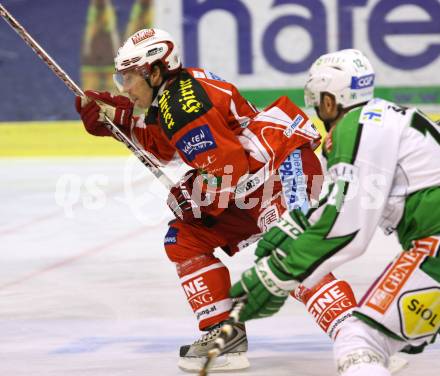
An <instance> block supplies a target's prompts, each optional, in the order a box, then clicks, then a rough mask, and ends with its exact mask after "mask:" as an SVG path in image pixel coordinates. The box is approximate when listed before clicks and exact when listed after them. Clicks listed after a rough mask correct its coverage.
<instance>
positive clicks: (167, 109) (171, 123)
mask: <svg viewBox="0 0 440 376" xmlns="http://www.w3.org/2000/svg"><path fill="white" fill-rule="evenodd" d="M170 99H171V95H170V91H169V90H165V91H164V92H163V94H162V95H161V97H160V99H159V110H160V116H161V118H162V123H163V124H164V125H165V127H166V129H173V128H174V127H175V125H176V121H175V120H174V116H173V114H172V113H171V106H170Z"/></svg>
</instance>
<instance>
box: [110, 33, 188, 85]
mask: <svg viewBox="0 0 440 376" xmlns="http://www.w3.org/2000/svg"><path fill="white" fill-rule="evenodd" d="M158 62H161V63H162V65H163V69H164V71H165V73H171V74H172V73H176V72H178V71H179V70H180V68H181V67H182V62H181V59H180V54H179V50H178V47H177V44H176V43H175V41H174V39H173V37H172V36H171V35H170V34H169V33H167V32H166V31H164V30H160V29H142V30H139V31H138V32H136V33H134V34H133V35H132V36H130V37H129V38H128V39H127V40H126V41H125V43H124V44H123V45H122V47H121V48H119V50H118V53H117V55H116V57H115V70H116V74H115V76H114V79H115V83H116V85H117V86H118V89H119V90H121V89H122V81H121V77H120V73H122V72H125V71H127V70H130V69H135V70H136V71H138V72H139V73H141V74H142V75H144V76H145V77H148V76H149V75H150V73H151V68H152V66H153V65H154V64H155V63H158Z"/></svg>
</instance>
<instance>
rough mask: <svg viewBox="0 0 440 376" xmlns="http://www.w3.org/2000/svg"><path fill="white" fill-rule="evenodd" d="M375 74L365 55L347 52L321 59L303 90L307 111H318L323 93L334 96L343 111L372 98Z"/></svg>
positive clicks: (339, 52)
mask: <svg viewBox="0 0 440 376" xmlns="http://www.w3.org/2000/svg"><path fill="white" fill-rule="evenodd" d="M374 78H375V75H374V70H373V67H372V66H371V63H370V62H369V61H368V59H367V58H366V57H365V55H364V54H363V53H362V52H361V51H358V50H354V49H346V50H341V51H337V52H333V53H329V54H325V55H322V56H320V57H319V58H318V59H317V60H316V61H315V62H314V63H313V64H312V66H311V67H310V70H309V77H308V79H307V83H306V85H305V87H304V101H305V104H306V106H307V107H312V106H313V107H318V106H319V102H320V100H321V93H323V92H326V93H330V94H333V95H334V96H335V99H336V103H338V104H340V105H341V106H342V108H347V107H351V106H355V105H357V104H360V103H364V102H368V101H369V100H370V99H372V98H373V92H374Z"/></svg>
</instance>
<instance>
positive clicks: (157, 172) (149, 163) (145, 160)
mask: <svg viewBox="0 0 440 376" xmlns="http://www.w3.org/2000/svg"><path fill="white" fill-rule="evenodd" d="M0 15H1V16H2V18H3V19H4V20H5V21H6V22H7V23H8V24H9V26H11V28H12V29H13V30H14V31H15V32H16V33H17V34H18V35H19V36H20V37H21V39H23V41H24V42H25V43H26V44H27V45H28V46H29V47H30V48H31V49H32V50H33V51H34V52H35V53H36V54H37V55H38V56H39V57H40V58H41V60H43V61H44V62H45V63H46V65H47V66H48V67H49V69H50V70H51V71H52V72H53V73H55V75H56V76H57V77H58V78H59V79H60V80H61V81H63V82H64V84H65V85H66V86H67V87H68V88H69V89H70V90H71V91H72V92H73V93H74V94H76V95H78V96H82V97H83V96H84V92H83V91H82V90H81V88H80V87H79V86H78V85H77V84H76V83H75V82H74V81H73V80H72V79H71V78H70V77H69V75H68V74H67V73H66V72H64V70H63V69H61V67H60V66H59V65H58V64H57V63H56V62H55V60H53V59H52V58H51V57H50V56H49V55H48V54H47V52H46V51H45V50H44V49H43V48H42V47H41V46H40V45H39V44H38V43H37V42H36V41H35V39H34V38H32V37H31V36H30V34H29V33H28V32H27V31H26V29H25V28H24V27H23V26H22V25H21V24H20V23H19V22H18V21H17V20H16V19H15V18H14V17H13V16H12V14H11V13H10V12H9V11H7V10H6V8H5V7H4V6H3V4H1V3H0ZM105 120H106V122H105V123H104V125H105V126H106V127H107V129H108V130H109V131H110V132H111V133H112V134H113V135H114V136H115V137H116V139H118V140H119V141H121V142H123V143H124V144H125V146H126V147H127V148H128V149H129V150H130V151H131V152H132V153H133V154H134V155H135V156H136V157H137V158H138V159H139V160H140V161H141V162H142V164H143V165H144V166H146V167H147V168H148V169H149V170H150V171H151V172H152V174H153V175H154V176H155V177H156V178H157V179H159V181H160V182H161V183H162V184H163V185H164V186H165V187H166V188H168V189H169V188H171V187H172V186H173V185H174V183H173V181H172V180H171V179H170V178H169V177H168V176H167V175H166V174H165V173H164V172H163V171H162V170H161V169H160V167H159V166H157V165H156V163H155V162H154V161H153V160H151V159H150V157H149V156H148V155H147V154H146V153H145V152H144V151H143V150H141V149H140V148H138V147H137V146H136V145H135V144H134V143H133V141H131V140H130V139H129V138H128V137H127V136H126V135H125V134H124V133H123V132H122V131H121V130H120V129H119V128H118V127H117V126H116V125H115V124H114V123H113V122H112V121H111V120H110V119H109V118H108V117H107V116H105Z"/></svg>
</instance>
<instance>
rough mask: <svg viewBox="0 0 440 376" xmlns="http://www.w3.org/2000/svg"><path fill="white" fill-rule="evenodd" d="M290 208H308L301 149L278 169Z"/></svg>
mask: <svg viewBox="0 0 440 376" xmlns="http://www.w3.org/2000/svg"><path fill="white" fill-rule="evenodd" d="M278 172H279V174H280V179H281V185H282V188H283V195H284V200H285V202H286V205H287V209H288V210H293V209H298V208H301V210H303V211H304V212H305V211H307V210H308V195H307V180H306V176H305V175H304V171H303V166H302V159H301V150H295V151H294V152H293V153H292V154H290V155H289V156H288V157H287V158H286V159H285V160H284V162H283V163H282V164H281V166H280V167H279V169H278Z"/></svg>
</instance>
